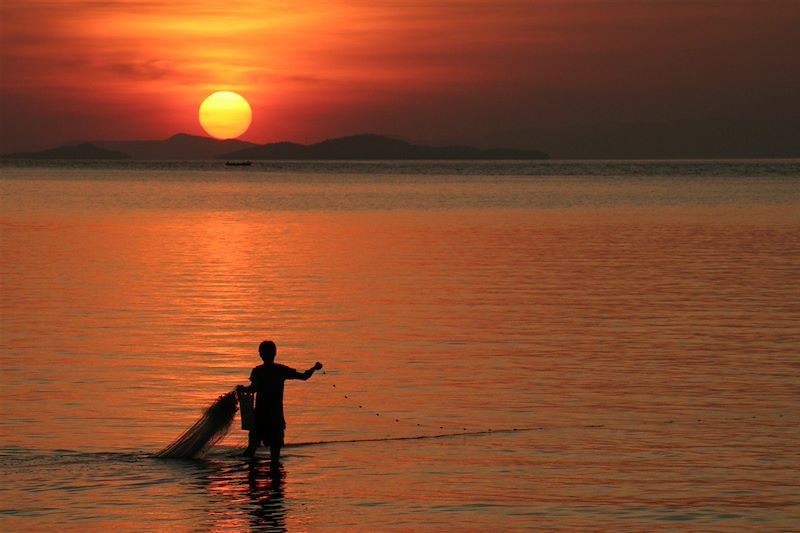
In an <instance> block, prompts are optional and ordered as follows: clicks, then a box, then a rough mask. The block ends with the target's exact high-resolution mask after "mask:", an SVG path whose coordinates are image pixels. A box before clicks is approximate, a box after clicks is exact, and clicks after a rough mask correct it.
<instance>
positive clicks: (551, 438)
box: [0, 161, 800, 531]
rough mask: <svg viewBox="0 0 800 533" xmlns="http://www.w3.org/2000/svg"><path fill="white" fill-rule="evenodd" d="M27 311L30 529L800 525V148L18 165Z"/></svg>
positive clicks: (13, 501)
mask: <svg viewBox="0 0 800 533" xmlns="http://www.w3.org/2000/svg"><path fill="white" fill-rule="evenodd" d="M0 312H2V315H1V316H0V318H2V321H1V324H0V365H1V366H0V372H2V374H0V401H1V402H2V406H3V416H2V419H1V420H0V475H1V476H2V483H0V529H2V530H4V531H18V530H22V531H24V530H28V531H36V530H53V529H58V530H64V531H87V530H96V531H100V530H103V531H106V530H110V529H113V530H117V531H164V530H171V531H318V530H334V531H387V530H392V531H436V530H457V531H499V530H502V531H523V530H524V531H530V530H538V529H561V530H571V531H575V530H594V531H597V530H605V531H653V530H682V531H684V530H691V531H797V530H800V490H798V487H800V474H799V473H798V472H800V452H798V449H800V447H798V443H799V442H800V438H799V437H800V434H799V433H800V431H798V425H799V424H800V162H798V161H677V162H676V161H641V162H558V161H552V162H379V163H363V162H335V163H334V162H330V163H290V162H285V163H254V164H253V165H252V166H251V167H238V168H225V167H224V166H221V165H220V164H219V163H207V162H197V163H112V164H107V163H88V162H82V163H50V164H41V163H39V164H34V163H5V164H4V165H3V167H2V168H0ZM263 339H273V340H275V342H276V343H277V345H278V359H277V360H278V361H279V362H282V363H284V364H288V365H290V366H293V367H295V368H298V369H301V370H303V369H306V368H308V367H310V366H311V365H312V364H313V363H314V362H315V361H317V360H319V361H321V362H322V363H323V364H324V365H325V367H324V371H323V372H319V373H317V374H316V375H315V376H314V377H313V378H312V379H311V380H309V381H307V382H289V383H288V384H287V387H286V402H285V403H286V412H287V419H288V428H287V444H288V445H287V447H286V449H285V450H284V457H283V459H282V464H281V466H280V468H279V469H277V470H271V469H270V468H269V464H268V461H266V457H267V455H268V452H266V451H265V450H263V449H262V450H261V451H260V453H259V456H260V457H259V459H257V460H255V461H249V460H245V459H243V458H239V457H237V453H238V452H240V451H241V449H242V447H243V445H244V443H245V441H246V434H245V433H244V432H242V431H241V430H240V429H239V427H238V424H239V420H238V418H237V420H236V421H235V422H234V426H233V427H232V429H231V431H230V433H229V435H228V437H227V438H226V439H225V440H224V441H223V443H222V444H221V445H218V446H216V447H214V448H212V449H211V450H210V452H209V454H208V455H207V456H206V457H205V458H202V459H198V460H191V461H175V460H159V459H155V458H153V454H154V453H155V452H157V451H158V450H159V449H161V448H162V447H164V446H166V445H167V444H169V443H170V442H171V441H172V440H174V439H175V438H176V437H177V436H178V435H179V434H180V433H181V432H182V431H183V430H184V429H186V428H187V427H188V426H190V425H191V424H192V423H193V422H194V421H195V420H196V419H197V417H198V416H199V415H200V413H201V411H202V410H203V408H204V407H206V406H207V405H209V404H210V403H211V402H212V401H213V400H214V399H215V398H216V397H217V396H218V395H220V394H223V393H225V392H228V391H230V390H231V389H233V388H234V387H235V386H236V385H237V384H240V383H242V384H244V383H247V378H248V376H249V373H250V369H251V368H252V367H253V366H255V365H257V364H259V359H258V355H257V346H258V343H259V342H260V341H261V340H263ZM417 437H425V438H417Z"/></svg>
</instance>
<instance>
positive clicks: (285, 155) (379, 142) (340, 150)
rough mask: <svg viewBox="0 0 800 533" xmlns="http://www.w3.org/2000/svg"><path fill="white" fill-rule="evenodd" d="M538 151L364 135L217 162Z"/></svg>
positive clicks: (273, 147)
mask: <svg viewBox="0 0 800 533" xmlns="http://www.w3.org/2000/svg"><path fill="white" fill-rule="evenodd" d="M547 158H548V155H547V154H546V153H544V152H541V151H539V150H524V149H523V150H518V149H506V148H494V149H480V148H474V147H471V146H442V147H435V146H421V145H415V144H411V143H409V142H406V141H402V140H399V139H392V138H389V137H384V136H382V135H374V134H364V135H352V136H349V137H339V138H336V139H328V140H326V141H322V142H319V143H316V144H311V145H303V144H295V143H287V142H281V143H268V144H263V145H257V146H252V147H249V148H245V149H243V150H237V151H235V152H229V153H225V154H221V155H220V156H219V157H218V159H253V160H282V159H305V160H387V159H389V160H391V159H464V160H467V159H547Z"/></svg>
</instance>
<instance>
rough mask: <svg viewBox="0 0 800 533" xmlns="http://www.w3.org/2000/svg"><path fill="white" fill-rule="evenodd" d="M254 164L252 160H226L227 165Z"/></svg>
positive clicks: (245, 165) (241, 165)
mask: <svg viewBox="0 0 800 533" xmlns="http://www.w3.org/2000/svg"><path fill="white" fill-rule="evenodd" d="M252 164H253V162H252V161H225V165H227V166H229V167H249V166H250V165H252Z"/></svg>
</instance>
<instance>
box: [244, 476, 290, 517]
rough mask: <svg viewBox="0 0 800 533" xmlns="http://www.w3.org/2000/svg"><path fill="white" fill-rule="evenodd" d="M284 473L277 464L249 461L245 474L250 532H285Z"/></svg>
mask: <svg viewBox="0 0 800 533" xmlns="http://www.w3.org/2000/svg"><path fill="white" fill-rule="evenodd" d="M285 477H286V473H285V472H284V471H283V467H282V466H280V465H279V464H278V463H273V462H272V461H270V464H269V466H268V467H266V468H265V466H264V464H263V463H259V462H258V461H250V465H249V468H248V472H247V482H248V491H247V494H248V497H249V500H250V503H251V505H249V506H248V511H247V512H248V513H249V514H250V517H251V518H250V529H251V531H287V529H286V508H285V507H284V502H283V484H284V478H285Z"/></svg>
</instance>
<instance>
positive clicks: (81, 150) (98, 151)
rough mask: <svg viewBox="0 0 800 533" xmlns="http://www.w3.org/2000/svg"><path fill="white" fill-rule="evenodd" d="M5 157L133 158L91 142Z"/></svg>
mask: <svg viewBox="0 0 800 533" xmlns="http://www.w3.org/2000/svg"><path fill="white" fill-rule="evenodd" d="M2 157H3V158H5V159H131V156H129V155H128V154H125V153H122V152H116V151H114V150H105V149H103V148H100V147H98V146H97V145H94V144H91V143H80V144H74V145H69V144H68V145H64V146H59V147H58V148H50V149H48V150H42V151H41V152H19V153H16V154H7V155H3V156H2Z"/></svg>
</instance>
